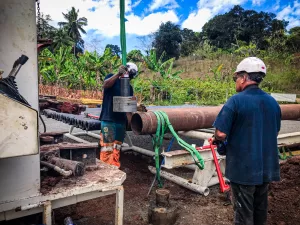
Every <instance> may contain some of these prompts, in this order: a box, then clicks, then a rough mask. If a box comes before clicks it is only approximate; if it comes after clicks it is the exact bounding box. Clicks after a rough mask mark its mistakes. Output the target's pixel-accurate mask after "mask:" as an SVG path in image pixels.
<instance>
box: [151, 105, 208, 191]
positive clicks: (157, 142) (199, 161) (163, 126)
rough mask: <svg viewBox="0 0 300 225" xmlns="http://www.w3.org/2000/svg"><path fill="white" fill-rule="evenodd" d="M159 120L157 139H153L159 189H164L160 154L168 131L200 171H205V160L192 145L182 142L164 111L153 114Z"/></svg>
mask: <svg viewBox="0 0 300 225" xmlns="http://www.w3.org/2000/svg"><path fill="white" fill-rule="evenodd" d="M153 113H154V114H155V116H156V118H157V129H156V133H155V137H154V138H153V147H154V151H155V168H156V178H157V182H158V185H159V187H160V188H161V187H162V182H161V179H160V164H159V154H160V148H161V146H162V142H163V137H164V134H165V133H166V131H167V130H169V131H170V132H171V133H172V135H173V136H174V138H175V139H176V141H177V143H178V144H179V145H180V146H181V147H183V148H184V149H185V150H187V151H188V152H189V153H190V154H191V156H192V158H193V159H194V161H195V164H196V165H197V166H198V167H199V169H201V170H203V169H204V160H203V158H202V157H201V155H200V153H199V152H198V151H197V150H196V149H195V148H194V147H193V146H191V145H190V144H188V143H186V142H185V141H184V140H182V139H181V138H180V137H179V136H178V134H177V133H176V132H175V130H174V128H173V126H172V124H171V123H170V120H169V117H168V115H167V114H166V113H165V112H163V111H154V112H153Z"/></svg>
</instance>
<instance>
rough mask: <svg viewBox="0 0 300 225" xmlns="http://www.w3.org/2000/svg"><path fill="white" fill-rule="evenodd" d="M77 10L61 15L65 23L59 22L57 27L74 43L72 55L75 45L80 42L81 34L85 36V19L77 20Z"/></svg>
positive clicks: (73, 9)
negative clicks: (63, 30)
mask: <svg viewBox="0 0 300 225" xmlns="http://www.w3.org/2000/svg"><path fill="white" fill-rule="evenodd" d="M78 14H79V10H76V9H75V8H74V7H72V9H71V10H70V11H68V13H66V14H65V13H63V15H64V18H65V19H66V22H59V23H58V25H59V26H60V27H63V28H64V29H65V30H66V31H67V33H68V35H69V36H70V37H71V38H72V39H73V41H74V54H75V48H76V44H78V43H80V42H82V41H83V40H82V38H81V34H80V32H81V33H83V34H86V31H85V30H84V29H83V27H84V26H87V18H85V17H80V18H78V17H79V16H78Z"/></svg>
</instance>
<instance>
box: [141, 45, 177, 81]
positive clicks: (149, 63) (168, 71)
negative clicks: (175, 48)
mask: <svg viewBox="0 0 300 225" xmlns="http://www.w3.org/2000/svg"><path fill="white" fill-rule="evenodd" d="M156 55H157V54H156V50H155V49H152V50H151V51H150V54H149V56H145V57H144V61H145V64H146V67H147V68H148V69H150V70H152V71H154V72H156V73H157V74H159V75H160V76H161V77H162V78H163V79H180V77H179V76H178V75H179V74H180V73H182V71H181V70H179V71H175V72H174V71H173V66H174V60H175V58H171V59H169V60H167V61H164V62H163V58H164V55H165V52H163V54H162V55H161V56H160V57H159V59H157V56H156Z"/></svg>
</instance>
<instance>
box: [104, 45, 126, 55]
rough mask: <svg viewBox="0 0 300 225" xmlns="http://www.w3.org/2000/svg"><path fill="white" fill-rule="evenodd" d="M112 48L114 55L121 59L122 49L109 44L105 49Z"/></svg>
mask: <svg viewBox="0 0 300 225" xmlns="http://www.w3.org/2000/svg"><path fill="white" fill-rule="evenodd" d="M107 48H110V49H111V52H112V54H113V55H116V56H118V57H120V54H121V53H122V51H121V49H120V47H119V46H118V45H112V44H107V45H106V47H105V49H107Z"/></svg>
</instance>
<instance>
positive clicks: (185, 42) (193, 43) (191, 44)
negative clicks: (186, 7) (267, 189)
mask: <svg viewBox="0 0 300 225" xmlns="http://www.w3.org/2000/svg"><path fill="white" fill-rule="evenodd" d="M181 36H182V43H181V45H180V56H188V55H190V54H192V53H193V52H194V51H195V49H197V48H198V46H199V45H200V40H201V38H200V37H199V35H198V34H197V33H196V32H194V31H192V30H190V29H187V28H184V29H183V30H181Z"/></svg>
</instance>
